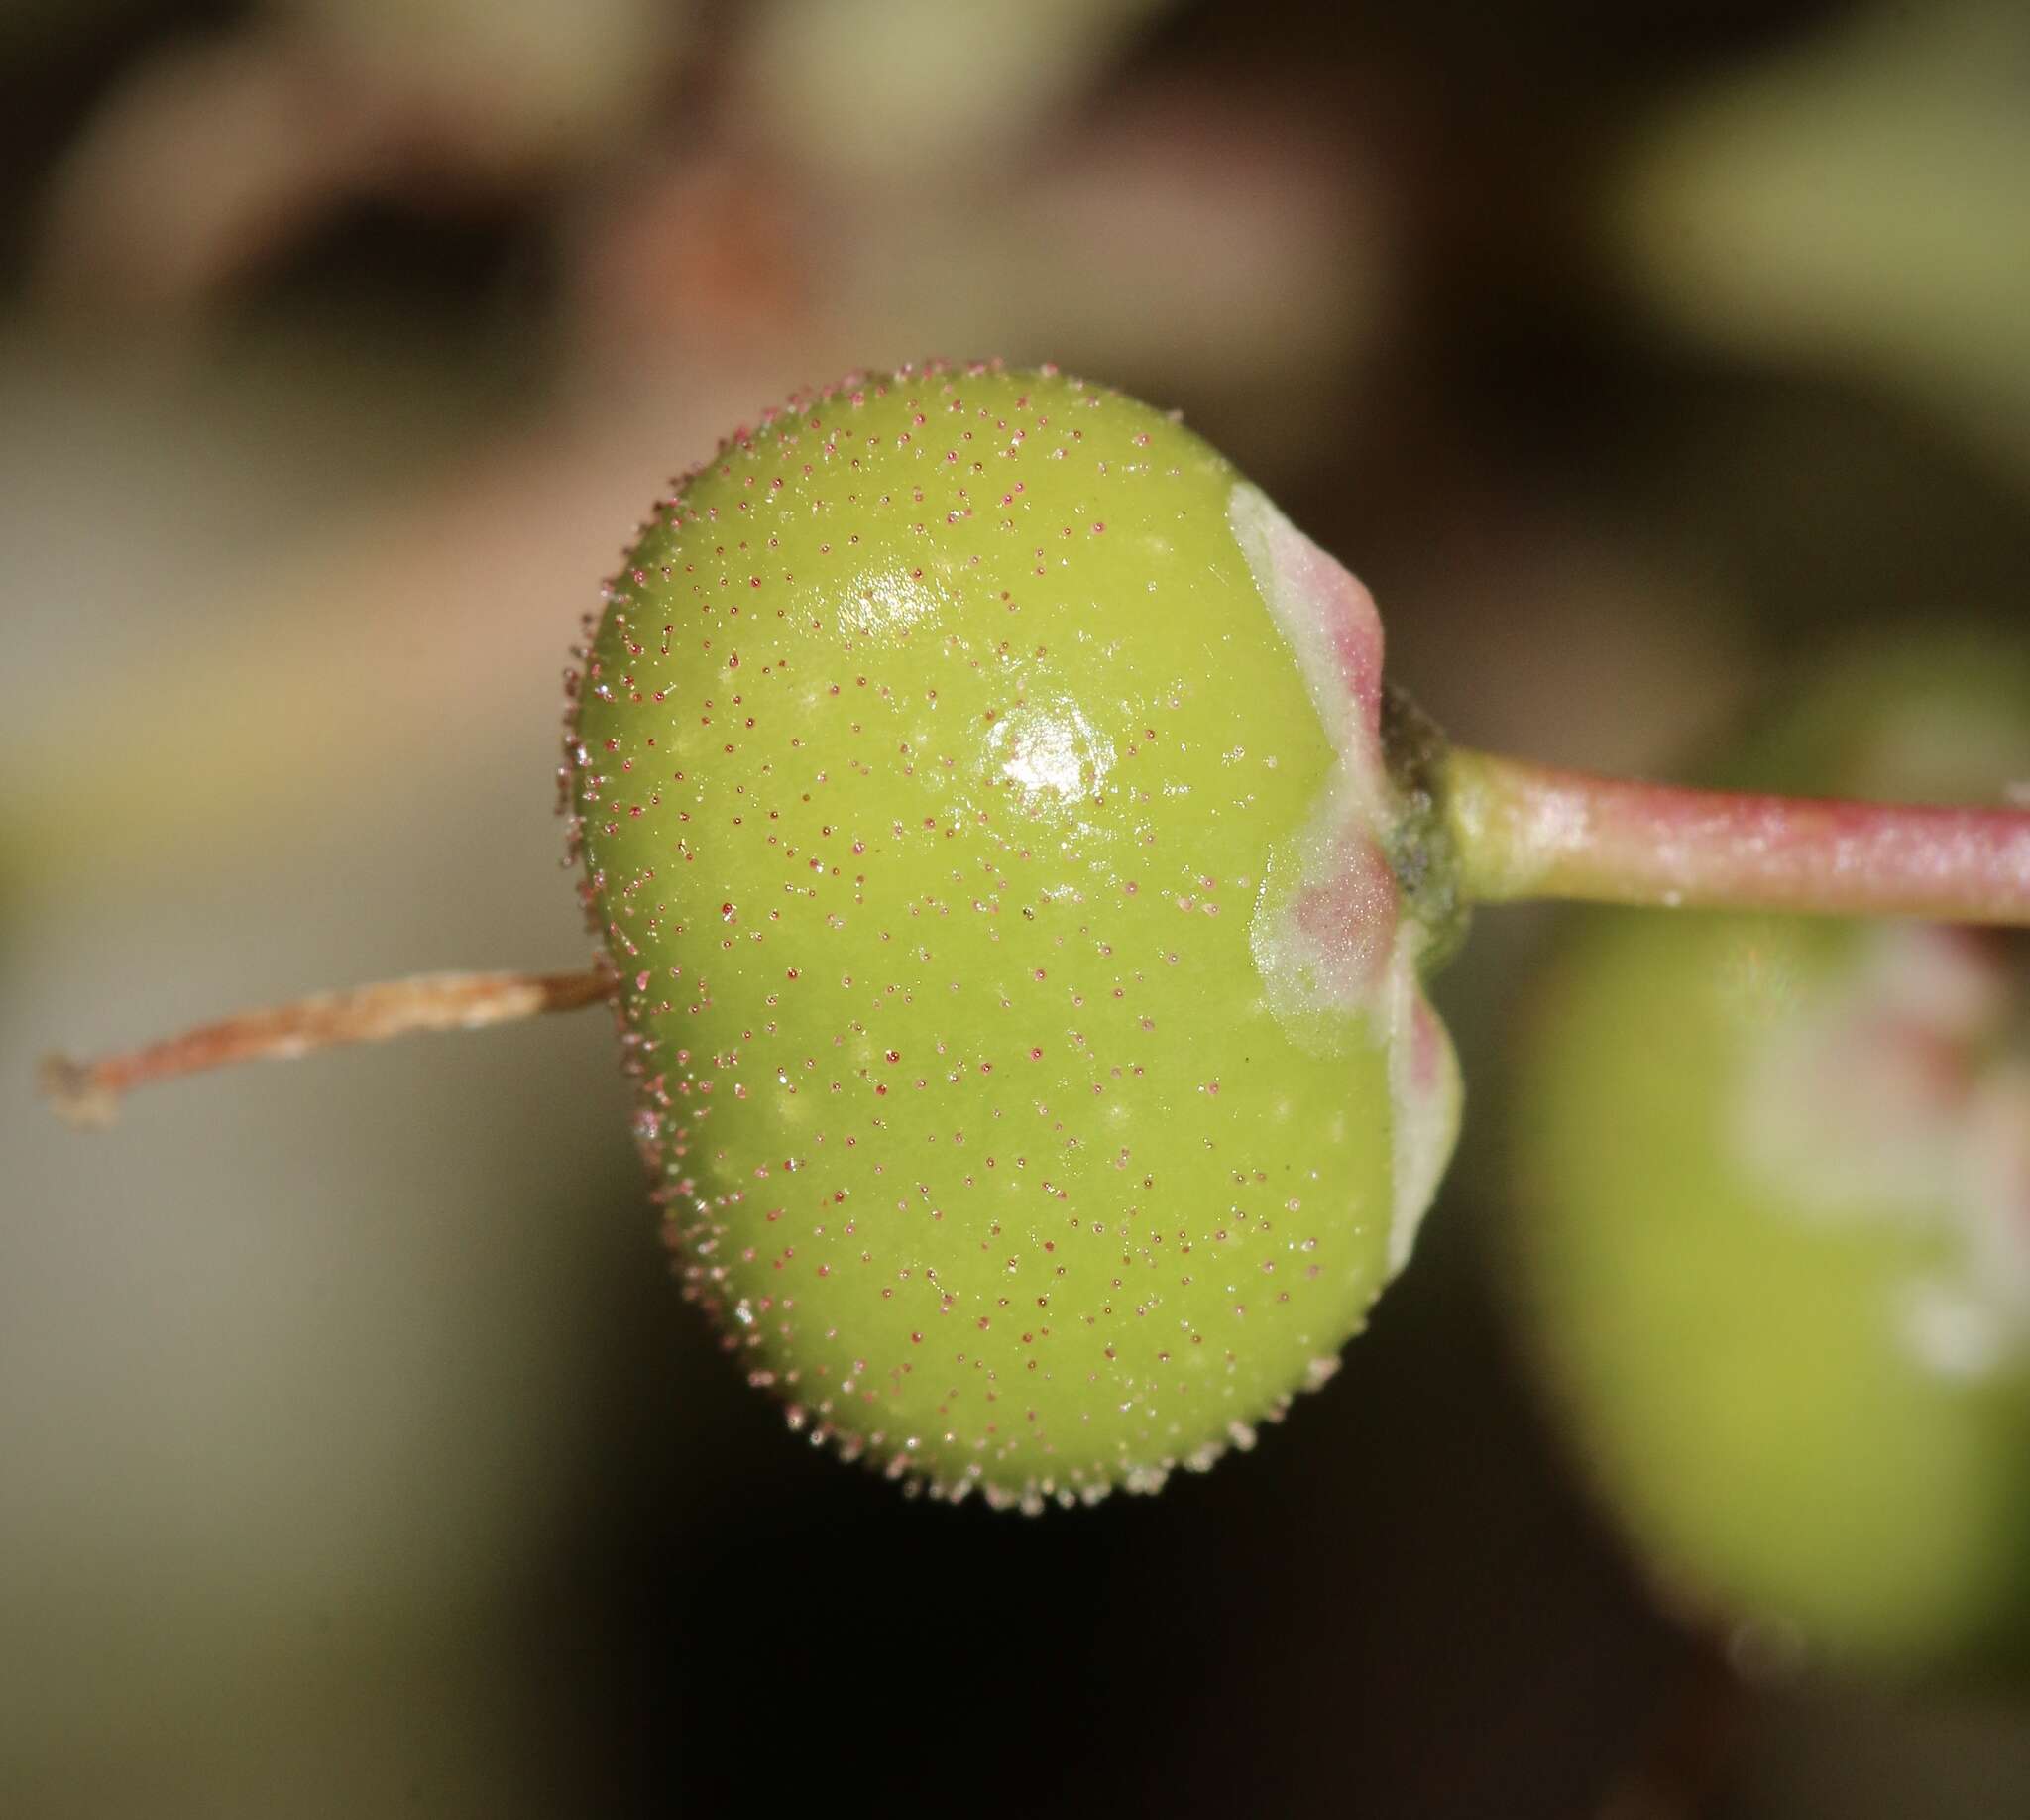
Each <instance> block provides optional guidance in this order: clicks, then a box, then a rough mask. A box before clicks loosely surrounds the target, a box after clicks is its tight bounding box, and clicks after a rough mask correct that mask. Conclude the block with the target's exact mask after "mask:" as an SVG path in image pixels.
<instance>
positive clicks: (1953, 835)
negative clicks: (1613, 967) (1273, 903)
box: [1445, 746, 2030, 927]
mask: <svg viewBox="0 0 2030 1820" xmlns="http://www.w3.org/2000/svg"><path fill="white" fill-rule="evenodd" d="M1445 782H1446V790H1445V802H1446V813H1447V815H1448V817H1449V819H1450V822H1451V829H1452V838H1453V842H1454V844H1455V847H1456V850H1457V853H1458V859H1459V871H1460V881H1461V884H1462V887H1463V889H1464V892H1465V894H1466V896H1467V897H1469V898H1471V899H1475V900H1477V901H1479V902H1482V903H1508V902H1514V901H1516V900H1517V899H1520V898H1531V897H1575V898H1583V899H1587V900H1590V901H1592V902H1596V903H1611V904H1641V905H1649V906H1654V907H1660V908H1676V907H1678V906H1683V907H1686V908H1705V909H1729V910H1773V911H1787V912H1794V913H1804V914H1817V915H1830V916H1908V917H1923V918H1926V919H1927V920H1929V921H1933V922H1945V923H1989V924H2003V925H2010V926H2017V927H2020V926H2025V925H2030V810H2025V809H1972V808H1939V807H1932V806H1928V805H1917V804H1902V803H1864V802H1843V801H1837V800H1832V799H1820V798H1813V797H1792V796H1760V795H1746V794H1736V793H1733V792H1729V791H1720V790H1692V789H1684V788H1681V787H1678V786H1676V785H1670V784H1653V783H1641V782H1637V781H1635V780H1633V779H1625V778H1614V777H1597V776H1593V775H1590V774H1589V773H1586V772H1583V771H1565V770H1557V769H1554V768H1552V767H1550V766H1548V765H1539V764H1530V763H1528V762H1526V761H1524V760H1522V759H1519V758H1503V757H1497V756H1495V755H1494V754H1492V753H1489V752H1477V751H1473V750H1470V749H1468V748H1465V747H1459V746H1455V747H1454V748H1453V749H1452V751H1451V753H1450V756H1449V758H1448V760H1447V762H1446V778H1445Z"/></svg>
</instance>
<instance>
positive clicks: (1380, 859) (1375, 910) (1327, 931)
mask: <svg viewBox="0 0 2030 1820" xmlns="http://www.w3.org/2000/svg"><path fill="white" fill-rule="evenodd" d="M1227 522H1228V524H1229V525H1230V526H1231V528H1232V531H1233V535H1234V540H1235V541H1236V542H1237V543H1238V544H1239V545H1240V548H1241V551H1242V553H1243V555H1245V556H1246V558H1247V560H1248V566H1249V568H1250V569H1251V570H1252V572H1253V574H1254V578H1255V585H1256V587H1257V588H1258V589H1259V590H1260V592H1261V595H1262V599H1263V602H1264V604H1265V605H1266V606H1267V607H1268V609H1269V612H1270V614H1271V616H1272V617H1273V618H1274V619H1275V621H1276V623H1277V626H1279V627H1280V628H1281V630H1282V632H1283V634H1284V636H1285V637H1286V638H1287V639H1288V640H1289V642H1290V647H1291V650H1292V653H1293V654H1294V655H1295V657H1296V658H1297V668H1298V671H1299V673H1300V674H1301V676H1302V678H1303V682H1304V687H1305V690H1306V692H1307V693H1308V694H1309V696H1310V699H1311V705H1312V707H1313V709H1314V710H1315V711H1316V713H1317V716H1318V720H1319V723H1320V725H1321V727H1322V729H1323V731H1324V733H1325V736H1326V738H1327V739H1328V740H1329V741H1330V743H1331V745H1332V747H1333V749H1334V750H1335V751H1336V752H1337V753H1338V755H1339V756H1338V762H1337V764H1336V765H1335V766H1334V767H1333V770H1332V775H1331V777H1330V779H1329V781H1328V782H1327V784H1326V786H1325V788H1324V790H1323V791H1322V792H1321V793H1320V797H1319V801H1318V803H1317V805H1316V808H1315V809H1314V811H1313V813H1312V817H1311V821H1310V824H1309V826H1308V827H1307V828H1306V829H1305V830H1304V831H1303V833H1302V834H1301V835H1300V836H1298V837H1297V839H1296V840H1294V841H1291V842H1286V843H1284V844H1283V845H1282V846H1281V847H1280V848H1279V849H1278V851H1277V852H1276V853H1273V854H1272V855H1271V859H1270V865H1269V875H1268V877H1267V878H1265V880H1264V882H1263V887H1262V893H1261V898H1260V901H1259V903H1258V907H1257V910H1256V915H1255V921H1254V925H1253V929H1252V931H1251V938H1252V940H1251V946H1252V948H1253V952H1254V957H1255V963H1256V966H1257V967H1258V968H1259V969H1260V970H1261V974H1262V983H1263V991H1264V995H1265V997H1266V998H1267V1000H1268V1003H1269V1005H1270V1008H1271V1009H1272V1011H1274V1012H1275V1014H1276V1015H1277V1017H1278V1018H1279V1020H1280V1021H1282V1022H1283V1023H1284V1024H1285V1026H1286V1028H1288V1029H1289V1030H1290V1031H1291V1032H1292V1034H1293V1035H1294V1036H1297V1037H1298V1038H1299V1039H1300V1040H1307V1041H1313V1042H1324V1043H1327V1044H1328V1045H1329V1044H1330V1043H1331V1042H1333V1041H1334V1040H1335V1036H1334V1033H1333V1032H1332V1031H1331V1030H1330V1028H1329V1024H1328V1019H1329V1017H1330V1015H1331V1014H1338V1015H1341V1016H1344V1015H1346V1014H1352V1015H1355V1016H1359V1017H1361V1018H1363V1019H1364V1020H1365V1021H1366V1023H1367V1026H1368V1029H1369V1032H1370V1034H1371V1037H1372V1039H1373V1040H1374V1041H1377V1042H1381V1043H1383V1044H1385V1045H1386V1046H1387V1049H1388V1054H1389V1091H1390V1102H1391V1111H1392V1115H1393V1119H1394V1130H1393V1131H1392V1133H1391V1145H1392V1156H1393V1162H1394V1202H1395V1204H1394V1208H1393V1212H1392V1218H1391V1223H1390V1233H1389V1262H1390V1268H1391V1271H1392V1273H1393V1272H1394V1271H1398V1270H1401V1269H1402V1268H1403V1266H1404V1264H1406V1263H1407V1262H1408V1261H1409V1258H1410V1249H1411V1246H1412V1245H1413V1244H1414V1242H1415V1238H1416V1229H1417V1226H1418V1224H1419V1223H1420V1221H1421V1220H1422V1218H1423V1214H1424V1210H1425V1208H1426V1207H1428V1206H1429V1204H1430V1201H1431V1197H1432V1196H1433V1194H1436V1192H1437V1186H1438V1182H1439V1180H1440V1178H1441V1177H1442V1176H1443V1175H1444V1172H1445V1165H1446V1163H1447V1162H1448V1161H1449V1160H1450V1158H1451V1154H1452V1145H1453V1142H1454V1140H1455V1138H1456V1137H1457V1135H1458V1130H1459V1107H1460V1092H1461V1089H1460V1077H1459V1065H1458V1060H1457V1058H1456V1056H1455V1055H1454V1053H1453V1050H1452V1044H1451V1039H1450V1038H1449V1037H1448V1036H1447V1035H1446V1033H1445V1028H1444V1026H1443V1024H1442V1023H1440V1022H1439V1020H1438V1018H1437V1015H1436V1013H1435V1012H1433V1011H1432V1009H1431V1007H1430V1004H1429V1002H1428V1000H1426V999H1425V997H1424V995H1423V988H1422V982H1421V979H1420V977H1419V975H1418V971H1417V961H1418V956H1419V953H1420V951H1421V949H1422V946H1423V942H1424V931H1423V930H1422V928H1421V927H1419V926H1418V925H1417V924H1416V923H1414V922H1413V921H1405V920H1402V919H1400V918H1399V916H1398V907H1399V906H1398V890H1397V885H1396V879H1395V875H1394V872H1393V870H1392V868H1391V867H1390V864H1389V860H1388V854H1387V853H1386V851H1385V848H1384V845H1383V843H1384V839H1385V837H1386V835H1387V834H1388V832H1389V831H1390V830H1391V829H1392V828H1393V826H1394V824H1395V820H1396V816H1397V809H1396V804H1395V794H1394V790H1393V788H1392V786H1391V784H1390V782H1389V776H1388V770H1387V766H1386V764H1385V762H1384V758H1383V753H1382V731H1381V717H1382V621H1381V616H1380V614H1378V613H1377V612H1376V610H1375V603H1374V597H1373V596H1372V595H1370V594H1369V593H1368V591H1367V589H1366V588H1365V587H1363V586H1362V585H1361V583H1360V581H1359V580H1358V579H1357V578H1356V577H1355V576H1353V575H1352V574H1350V573H1349V572H1348V571H1347V569H1346V568H1345V567H1344V566H1343V565H1342V564H1340V563H1339V562H1337V561H1335V560H1334V559H1333V558H1332V556H1330V555H1329V554H1328V553H1327V552H1326V551H1324V550H1322V549H1320V548H1319V547H1318V546H1317V545H1316V544H1315V543H1313V542H1312V541H1311V540H1310V539H1309V538H1308V537H1306V536H1305V535H1304V534H1303V533H1302V532H1301V531H1300V530H1298V529H1297V526H1296V525H1294V524H1292V523H1291V521H1290V520H1289V519H1288V518H1286V517H1285V516H1284V515H1283V513H1282V512H1279V511H1277V509H1276V507H1275V506H1274V505H1273V504H1272V503H1271V502H1270V501H1269V499H1268V498H1267V497H1266V496H1265V495H1263V494H1262V493H1260V492H1259V491H1257V490H1256V489H1255V488H1253V487H1250V486H1248V485H1246V484H1245V483H1242V484H1240V485H1238V486H1236V487H1235V488H1234V490H1233V494H1232V497H1231V499H1230V500H1229V502H1228V505H1227Z"/></svg>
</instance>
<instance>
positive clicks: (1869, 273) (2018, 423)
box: [1619, 0, 2030, 480]
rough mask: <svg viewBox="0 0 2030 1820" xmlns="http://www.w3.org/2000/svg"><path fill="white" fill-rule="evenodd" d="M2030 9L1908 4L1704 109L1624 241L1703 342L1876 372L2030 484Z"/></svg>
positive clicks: (1649, 145)
mask: <svg viewBox="0 0 2030 1820" xmlns="http://www.w3.org/2000/svg"><path fill="white" fill-rule="evenodd" d="M2026 83H2030V12H2026V11H2025V10H2024V9H2023V8H2022V7H2020V6H2016V5H2010V4H2000V3H1997V4H1987V3H1983V0H1972V3H1968V0H1959V3H1957V4H1947V5H1942V6H1918V7H1896V8H1890V9H1886V10H1884V11H1881V12H1879V13H1876V14H1874V15H1871V16H1869V17H1867V18H1865V19H1863V20H1862V21H1861V23H1860V24H1859V25H1858V26H1856V27H1854V28H1851V29H1850V30H1849V32H1848V33H1847V34H1846V35H1845V36H1844V37H1841V38H1836V39H1823V40H1818V41H1814V42H1813V43H1811V44H1809V45H1808V46H1806V47H1804V48H1803V49H1801V50H1800V51H1798V52H1797V53H1795V54H1794V55H1792V56H1790V57H1787V58H1785V59H1784V60H1781V61H1779V62H1776V63H1773V64H1771V65H1769V66H1767V67H1766V68H1763V69H1760V70H1756V71H1754V72H1751V73H1749V74H1748V75H1746V76H1740V77H1735V78H1731V79H1729V80H1728V81H1727V82H1725V83H1724V84H1723V85H1722V86H1720V87H1718V88H1716V89H1712V90H1709V91H1707V92H1705V93H1703V94H1700V95H1698V96H1697V97H1696V98H1695V99H1693V100H1692V101H1690V102H1689V103H1687V104H1685V105H1683V106H1682V107H1680V108H1678V109H1677V110H1676V111H1675V112H1673V113H1671V114H1669V115H1668V116H1666V117H1665V118H1664V119H1663V120H1662V121H1661V122H1660V124H1659V126H1658V128H1657V130H1656V131H1655V133H1654V134H1653V135H1652V136H1651V137H1650V138H1649V139H1648V140H1647V141H1646V143H1644V144H1643V146H1642V147H1641V148H1640V151H1639V153H1638V155H1637V156H1636V158H1635V162H1634V164H1633V167H1632V169H1631V170H1630V171H1629V173H1628V179H1627V185H1626V189H1625V192H1624V194H1623V197H1622V204H1623V210H1624V214H1623V218H1622V220H1621V221H1620V223H1619V229H1620V232H1621V234H1622V236H1623V237H1624V239H1625V242H1626V248H1625V250H1626V254H1627V257H1628V259H1629V261H1630V263H1631V265H1632V267H1633V269H1634V271H1635V274H1636V275H1637V277H1638V279H1639V282H1640V284H1642V285H1643V287H1644V288H1645V289H1646V290H1647V291H1648V293H1649V295H1650V297H1651V299H1652V300H1653V301H1654V303H1655V304H1656V306H1657V307H1659V308H1660V309H1661V310H1663V311H1664V312H1665V314H1667V315H1668V316H1670V317H1671V318H1672V319H1674V320H1675V321H1676V322H1678V323H1679V324H1680V325H1682V326H1684V327H1687V328H1689V329H1691V330H1693V331H1694V332H1696V333H1698V334H1701V335H1705V336H1710V337H1712V338H1714V339H1716V340H1720V341H1723V342H1727V343H1730V344H1732V345H1735V346H1737V347H1742V348H1747V349H1750V350H1754V351H1757V352H1761V353H1765V354H1773V355H1776V356H1778V357H1781V358H1785V359H1794V360H1799V361H1802V362H1805V363H1808V364H1812V365H1820V366H1824V365H1828V364H1830V365H1833V366H1835V367H1838V368H1844V369H1847V370H1849V371H1852V372H1855V373H1859V374H1864V375H1869V376H1874V377H1878V378H1879V379H1880V380H1881V381H1882V382H1884V383H1886V384H1889V385H1892V386H1894V387H1896V388H1897V389H1899V390H1901V391H1902V392H1904V393H1905V394H1906V395H1908V396H1911V397H1913V398H1916V399H1918V400H1919V401H1920V402H1922V403H1923V404H1925V405H1926V406H1927V407H1929V408H1931V409H1934V410H1936V411H1938V412H1940V413H1942V414H1944V415H1946V416H1949V417H1950V418H1952V419H1953V420H1954V421H1956V422H1957V423H1959V424H1960V425H1961V426H1962V428H1963V429H1964V430H1965V431H1966V432H1968V433H1970V434H1972V435H1974V437H1975V438H1977V439H1978V440H1979V441H1980V442H1982V443H1984V444H1985V445H1987V446H1988V447H1989V448H1990V449H1991V450H1993V451H1995V452H1996V453H1998V454H1999V455H2000V456H2001V457H2002V458H2003V459H2005V460H2006V461H2008V462H2009V463H2010V464H2011V465H2012V466H2013V467H2014V468H2015V470H2016V471H2017V472H2018V473H2019V474H2021V475H2022V476H2023V477H2024V478H2025V479H2026V480H2030V86H2026Z"/></svg>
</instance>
